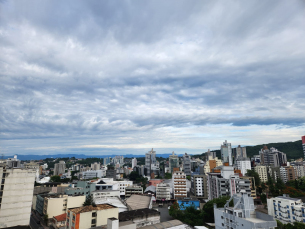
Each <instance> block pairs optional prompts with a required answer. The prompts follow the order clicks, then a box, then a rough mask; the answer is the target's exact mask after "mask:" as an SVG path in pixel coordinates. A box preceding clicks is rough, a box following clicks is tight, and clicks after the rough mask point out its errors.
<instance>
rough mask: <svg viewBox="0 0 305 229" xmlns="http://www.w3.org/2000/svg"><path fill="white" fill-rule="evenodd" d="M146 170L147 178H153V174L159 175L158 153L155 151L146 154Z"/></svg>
mask: <svg viewBox="0 0 305 229" xmlns="http://www.w3.org/2000/svg"><path fill="white" fill-rule="evenodd" d="M145 169H146V175H147V176H151V174H152V173H154V174H155V175H156V174H158V173H159V170H160V169H159V163H158V161H157V159H156V151H154V149H151V151H148V153H146V154H145Z"/></svg>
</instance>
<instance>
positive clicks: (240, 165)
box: [236, 157, 251, 176]
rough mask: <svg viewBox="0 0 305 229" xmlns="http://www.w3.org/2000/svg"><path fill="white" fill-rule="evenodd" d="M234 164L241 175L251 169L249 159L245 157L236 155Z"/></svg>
mask: <svg viewBox="0 0 305 229" xmlns="http://www.w3.org/2000/svg"><path fill="white" fill-rule="evenodd" d="M236 166H237V169H239V170H240V171H241V174H242V175H243V176H245V175H246V173H247V171H248V170H251V162H250V159H249V158H246V157H238V158H237V159H236Z"/></svg>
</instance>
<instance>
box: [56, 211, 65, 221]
mask: <svg viewBox="0 0 305 229" xmlns="http://www.w3.org/2000/svg"><path fill="white" fill-rule="evenodd" d="M54 218H55V219H56V221H57V222H62V221H66V219H67V213H64V214H61V215H57V216H54Z"/></svg>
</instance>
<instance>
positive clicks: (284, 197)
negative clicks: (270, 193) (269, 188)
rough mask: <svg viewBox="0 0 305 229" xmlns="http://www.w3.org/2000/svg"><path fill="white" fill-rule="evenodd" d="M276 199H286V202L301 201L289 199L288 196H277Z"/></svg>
mask: <svg viewBox="0 0 305 229" xmlns="http://www.w3.org/2000/svg"><path fill="white" fill-rule="evenodd" d="M276 198H280V199H285V200H293V201H299V200H301V199H297V198H292V197H288V196H277V197H276Z"/></svg>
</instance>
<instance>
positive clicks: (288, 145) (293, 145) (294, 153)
mask: <svg viewBox="0 0 305 229" xmlns="http://www.w3.org/2000/svg"><path fill="white" fill-rule="evenodd" d="M264 145H266V146H267V147H268V148H271V147H274V148H276V149H278V150H279V151H281V152H284V153H286V154H287V159H298V158H300V157H304V154H303V150H302V141H301V140H299V141H295V142H280V143H269V144H263V145H257V146H247V155H248V157H252V156H253V155H255V154H258V152H259V151H260V149H261V148H263V146H264Z"/></svg>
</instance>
